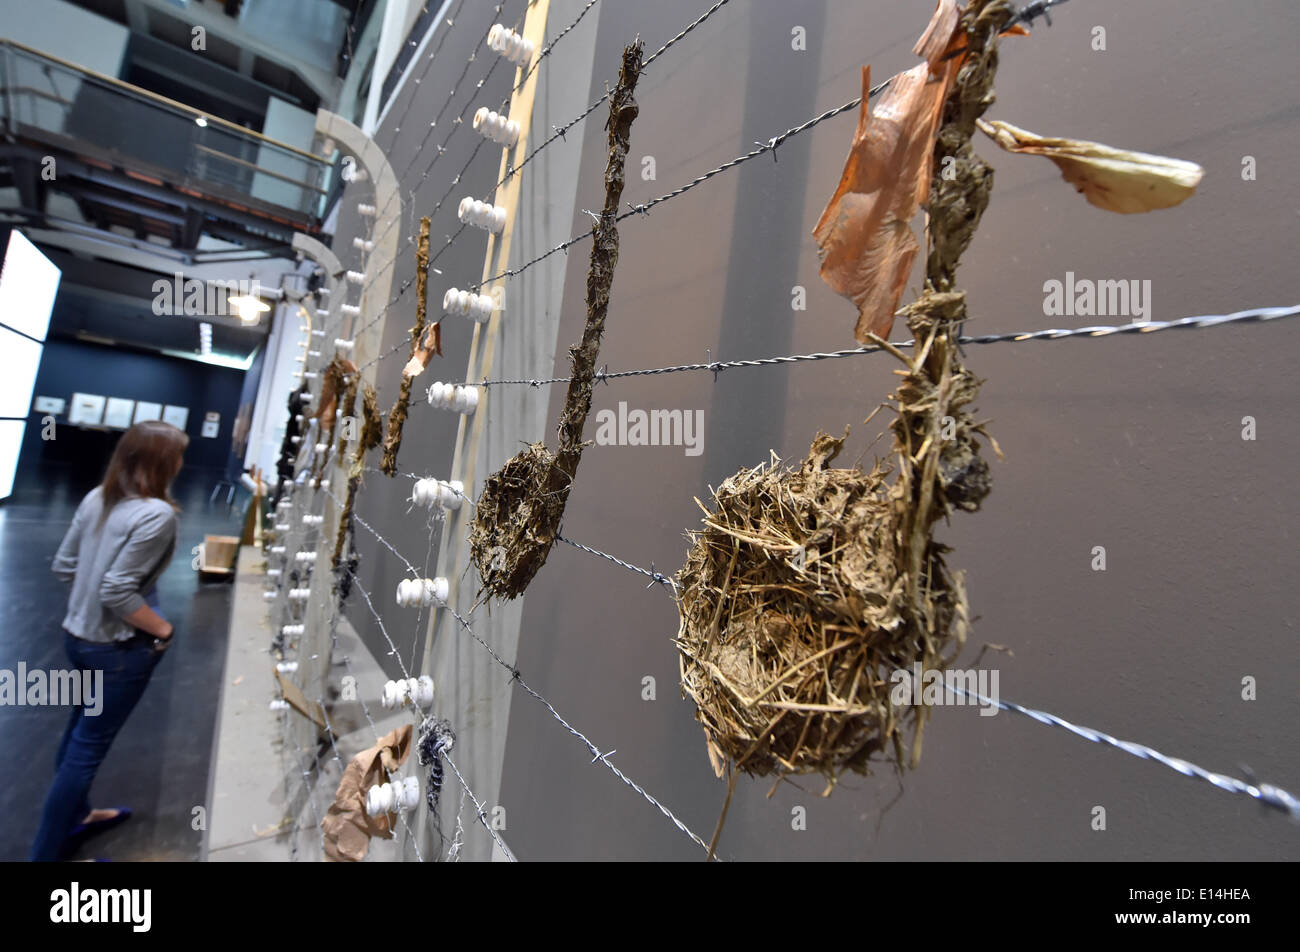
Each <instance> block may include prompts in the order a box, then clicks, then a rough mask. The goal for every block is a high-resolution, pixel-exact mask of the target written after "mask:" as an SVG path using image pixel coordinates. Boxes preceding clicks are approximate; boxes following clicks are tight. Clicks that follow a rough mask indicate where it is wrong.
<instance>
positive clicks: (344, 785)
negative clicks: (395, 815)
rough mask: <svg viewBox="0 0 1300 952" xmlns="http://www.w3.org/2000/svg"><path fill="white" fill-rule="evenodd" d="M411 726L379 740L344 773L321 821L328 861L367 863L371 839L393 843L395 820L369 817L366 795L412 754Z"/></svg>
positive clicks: (403, 727)
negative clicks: (365, 861) (380, 839)
mask: <svg viewBox="0 0 1300 952" xmlns="http://www.w3.org/2000/svg"><path fill="white" fill-rule="evenodd" d="M411 730H412V726H411V725H410V724H405V725H403V726H402V727H399V728H397V729H396V730H393V731H391V732H389V733H387V734H385V735H384V736H383V737H381V738H380V739H379V741H378V742H376V744H375V746H373V747H368V748H366V749H365V750H363V751H361V753H359V754H357V755H356V756H355V757H353V758H352V760H351V762H349V763H348V765H347V767H346V768H345V769H344V771H343V778H342V779H341V780H340V781H339V786H338V789H337V790H336V791H335V793H334V802H333V803H332V804H330V807H329V809H328V810H327V811H326V813H325V818H324V819H323V820H321V823H320V825H321V829H322V830H324V833H325V835H324V841H323V846H324V849H325V857H326V859H327V860H331V861H334V862H353V863H357V862H360V861H361V860H363V859H365V856H366V853H367V851H369V849H370V838H371V837H373V836H378V837H380V838H382V839H391V838H392V836H393V820H392V817H391V816H390V815H389V814H386V813H384V814H380V815H379V816H373V817H372V816H370V815H369V814H368V813H366V791H367V790H369V789H370V788H371V787H372V786H373V785H375V784H377V783H383V782H384V781H385V780H386V779H387V774H388V773H389V772H391V771H395V770H396V769H397V768H398V767H400V766H401V765H402V764H403V763H405V761H406V758H407V757H408V756H409V755H410V753H411Z"/></svg>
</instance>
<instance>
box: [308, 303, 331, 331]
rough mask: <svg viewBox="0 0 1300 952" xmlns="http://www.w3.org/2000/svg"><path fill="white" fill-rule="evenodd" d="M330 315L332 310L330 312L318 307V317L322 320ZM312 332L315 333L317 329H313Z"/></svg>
mask: <svg viewBox="0 0 1300 952" xmlns="http://www.w3.org/2000/svg"><path fill="white" fill-rule="evenodd" d="M329 316H330V312H329V311H326V310H323V309H322V308H319V307H318V308H316V317H317V318H319V319H320V320H322V321H323V320H325V319H326V318H327V317H329ZM312 333H313V334H315V333H316V332H315V331H312Z"/></svg>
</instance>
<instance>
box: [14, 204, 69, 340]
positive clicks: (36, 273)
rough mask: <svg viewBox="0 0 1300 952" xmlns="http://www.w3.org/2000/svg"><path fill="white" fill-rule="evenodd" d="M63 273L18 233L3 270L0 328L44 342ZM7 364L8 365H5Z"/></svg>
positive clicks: (15, 234)
mask: <svg viewBox="0 0 1300 952" xmlns="http://www.w3.org/2000/svg"><path fill="white" fill-rule="evenodd" d="M62 276H63V275H62V272H60V271H59V269H58V267H57V266H56V265H55V264H54V262H53V261H51V260H50V259H49V258H47V257H45V255H43V254H41V253H40V251H38V250H37V248H36V246H35V245H34V244H32V243H31V242H30V241H28V240H27V238H26V236H24V235H23V234H22V233H21V232H19V231H18V230H17V229H15V230H13V231H11V232H9V247H8V248H7V249H6V251H5V258H4V264H3V265H2V266H0V324H3V325H5V326H6V327H12V328H13V329H14V330H16V331H19V332H21V333H23V334H26V335H27V336H28V337H34V338H36V339H37V340H45V334H46V332H47V331H49V328H50V311H52V310H53V309H54V296H55V295H56V294H57V293H58V291H59V279H60V278H61V277H62ZM5 364H6V365H7V364H8V361H7V360H6V361H5Z"/></svg>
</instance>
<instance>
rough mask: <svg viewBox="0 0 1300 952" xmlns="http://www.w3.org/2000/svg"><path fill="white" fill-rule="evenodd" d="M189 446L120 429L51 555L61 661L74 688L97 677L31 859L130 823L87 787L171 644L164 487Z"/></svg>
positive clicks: (62, 757) (171, 542) (74, 721)
mask: <svg viewBox="0 0 1300 952" xmlns="http://www.w3.org/2000/svg"><path fill="white" fill-rule="evenodd" d="M188 445H189V437H187V436H186V435H185V434H184V433H183V432H182V431H181V430H179V429H177V428H176V427H174V426H172V425H171V424H170V423H163V422H161V421H158V420H149V421H145V422H142V423H137V424H136V425H135V426H133V427H131V428H130V429H129V430H127V431H126V432H125V433H124V434H123V435H122V438H121V439H120V440H119V441H118V443H117V446H116V447H115V448H114V450H113V457H112V459H111V460H109V463H108V471H107V472H106V473H105V474H104V482H103V483H102V484H101V485H99V486H97V487H95V488H94V489H92V490H91V491H90V492H89V493H87V494H86V497H85V498H84V499H83V500H82V501H81V504H80V505H79V506H78V507H77V514H76V515H75V516H74V517H73V520H72V527H71V528H70V529H69V530H68V533H67V535H66V536H64V538H63V543H62V544H61V545H60V546H59V551H58V554H57V555H55V557H54V563H53V566H52V568H53V571H54V574H55V575H56V576H58V577H59V578H60V579H61V580H63V581H65V582H71V583H72V591H71V593H70V594H69V597H68V612H67V615H66V617H64V619H63V628H64V643H65V646H66V648H67V652H68V658H69V659H70V660H71V662H72V665H73V667H74V668H77V669H79V671H80V672H81V678H82V683H83V684H85V683H88V682H87V679H91V680H90V681H89V683H92V684H93V683H95V681H94V680H93V678H94V677H96V676H98V673H99V672H102V677H103V681H102V688H101V695H102V696H101V697H100V698H99V702H100V703H99V704H97V705H96V711H95V713H94V714H93V715H92V713H91V712H90V711H89V710H88V709H87V708H86V707H84V706H77V707H74V708H73V710H72V717H71V719H70V720H69V721H68V726H67V729H66V730H65V731H64V732H63V740H62V742H61V743H60V744H59V750H58V754H57V755H56V757H55V775H54V783H53V785H52V786H51V787H50V792H49V794H48V795H47V796H46V798H45V807H44V810H43V812H42V814H41V827H40V830H39V832H38V833H37V834H36V842H35V843H34V844H33V845H32V852H31V859H32V860H33V861H49V860H56V859H61V858H63V857H64V856H66V855H67V854H68V853H69V852H70V851H71V849H73V848H75V846H76V845H77V842H78V841H79V839H80V838H81V837H83V836H85V835H86V834H89V833H95V832H101V831H102V830H105V829H107V828H109V827H110V826H115V825H117V824H118V823H121V822H123V821H124V820H126V819H127V818H128V817H129V816H130V815H131V811H130V810H129V809H127V808H125V807H120V808H117V809H114V810H92V809H91V808H90V801H89V794H90V785H91V782H92V781H94V779H95V772H96V771H97V770H98V769H99V765H100V763H101V762H102V761H103V759H104V755H105V754H107V753H108V748H109V747H110V746H111V745H112V743H113V738H114V737H116V736H117V732H118V731H119V730H120V729H121V727H122V725H123V723H125V722H126V718H127V715H129V714H130V713H131V710H132V708H134V707H135V705H136V702H137V701H139V700H140V696H141V695H142V694H143V693H144V689H145V687H146V686H147V685H148V683H149V676H150V675H151V674H152V673H153V669H154V666H155V665H157V663H158V661H159V660H160V659H161V658H162V654H163V652H164V651H165V650H166V648H167V646H168V645H170V644H171V640H172V637H173V633H174V632H173V628H172V625H171V623H170V622H169V621H167V619H165V618H164V617H163V616H162V615H161V614H159V611H158V598H157V594H156V591H155V585H156V583H157V581H158V578H159V577H160V576H161V575H162V573H163V571H164V570H165V569H166V568H167V565H168V563H169V562H171V558H172V554H173V552H174V551H175V549H176V511H177V508H178V507H177V506H176V503H175V502H174V501H173V500H172V498H171V496H170V495H169V489H170V487H171V483H172V480H174V479H175V478H176V475H177V474H178V473H179V472H180V469H181V463H182V457H183V456H184V454H185V448H186V446H188Z"/></svg>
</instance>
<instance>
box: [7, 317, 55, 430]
mask: <svg viewBox="0 0 1300 952" xmlns="http://www.w3.org/2000/svg"><path fill="white" fill-rule="evenodd" d="M44 349H45V348H44V347H43V346H42V345H41V344H38V343H37V342H36V341H34V340H29V339H28V338H26V337H24V336H23V335H22V334H15V333H14V332H13V331H11V330H9V328H7V327H0V417H19V418H23V417H26V416H27V414H28V413H29V412H30V411H31V409H32V390H34V389H35V387H36V369H37V368H38V367H40V365H41V351H43V350H44Z"/></svg>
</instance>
